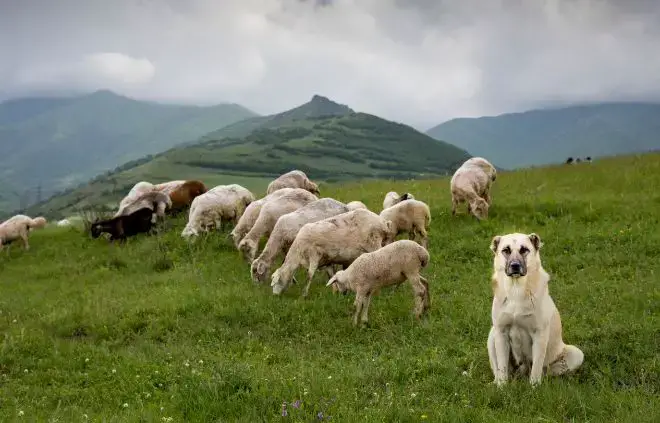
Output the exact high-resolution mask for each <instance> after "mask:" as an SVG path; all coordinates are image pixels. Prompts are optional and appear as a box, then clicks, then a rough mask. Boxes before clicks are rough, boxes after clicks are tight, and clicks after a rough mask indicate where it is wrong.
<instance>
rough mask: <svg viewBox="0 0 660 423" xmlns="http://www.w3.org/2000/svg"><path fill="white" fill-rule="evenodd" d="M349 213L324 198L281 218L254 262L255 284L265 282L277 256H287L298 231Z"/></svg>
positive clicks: (346, 209)
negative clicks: (320, 221) (310, 224)
mask: <svg viewBox="0 0 660 423" xmlns="http://www.w3.org/2000/svg"><path fill="white" fill-rule="evenodd" d="M349 211H350V209H349V208H348V206H347V205H345V204H343V203H341V202H339V201H337V200H334V199H332V198H322V199H320V200H316V201H313V202H311V203H309V204H307V205H306V206H304V207H301V208H299V209H298V210H296V211H294V212H291V213H287V214H285V215H284V216H282V217H280V218H279V219H278V220H277V223H275V226H274V227H273V231H272V232H271V234H270V237H269V238H268V242H267V243H266V246H265V247H264V250H263V251H262V252H261V255H260V256H259V257H257V258H256V259H255V260H254V261H253V262H252V266H251V273H252V280H253V281H254V282H263V281H264V280H265V279H266V278H267V277H268V273H269V271H270V267H271V266H272V264H273V262H274V261H275V259H276V258H277V256H278V255H279V254H280V253H282V254H283V255H286V253H287V252H288V251H289V247H291V244H292V243H293V240H294V239H295V238H296V235H297V234H298V231H300V228H302V227H303V226H304V225H305V224H307V223H312V222H318V221H319V220H322V219H326V218H328V217H332V216H336V215H338V214H341V213H347V212H349Z"/></svg>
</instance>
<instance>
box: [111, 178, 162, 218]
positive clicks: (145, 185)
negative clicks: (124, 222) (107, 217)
mask: <svg viewBox="0 0 660 423" xmlns="http://www.w3.org/2000/svg"><path fill="white" fill-rule="evenodd" d="M153 190H154V185H153V184H152V183H150V182H146V181H140V182H138V183H137V184H135V185H133V188H131V190H130V191H129V192H128V194H126V197H124V198H122V200H121V201H120V202H119V209H120V210H121V209H122V208H124V207H126V206H127V205H128V204H130V203H132V202H133V201H135V199H136V198H137V197H139V196H140V195H142V194H146V193H147V192H150V191H153ZM116 216H117V215H115V217H116Z"/></svg>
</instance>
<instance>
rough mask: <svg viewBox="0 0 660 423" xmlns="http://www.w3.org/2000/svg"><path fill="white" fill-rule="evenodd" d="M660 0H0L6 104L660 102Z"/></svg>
mask: <svg viewBox="0 0 660 423" xmlns="http://www.w3.org/2000/svg"><path fill="white" fill-rule="evenodd" d="M659 49H660V1H656V0H453V1H449V0H185V1H183V0H112V1H106V0H52V1H50V0H0V99H6V98H10V97H19V96H30V95H38V94H44V93H47V94H49V95H50V94H58V93H79V92H88V91H95V90H97V89H109V90H112V91H115V92H117V93H120V94H123V95H126V96H129V97H133V98H137V99H145V100H154V101H161V102H168V103H185V104H200V105H207V104H216V103H222V102H231V103H238V104H241V105H243V106H245V107H247V108H249V109H251V110H254V111H255V112H257V113H260V114H270V113H277V112H280V111H283V110H286V109H289V108H291V107H295V106H297V105H299V104H301V103H304V102H306V101H309V100H310V99H311V97H312V96H313V95H314V94H320V95H323V96H326V97H329V98H330V99H332V100H334V101H337V102H339V103H342V104H347V105H349V106H350V107H351V108H353V109H355V110H358V111H363V112H367V113H372V114H376V115H379V116H381V117H384V118H387V119H391V120H396V121H399V122H404V123H407V124H410V125H413V126H415V127H418V128H425V129H426V128H429V127H431V126H434V125H436V124H439V123H441V122H443V121H446V120H448V119H451V118H455V117H463V116H481V115H496V114H501V113H509V112H516V111H524V110H528V109H533V108H539V107H548V106H557V105H566V104H574V103H585V102H598V101H656V100H660V54H658V53H657V51H660V50H659Z"/></svg>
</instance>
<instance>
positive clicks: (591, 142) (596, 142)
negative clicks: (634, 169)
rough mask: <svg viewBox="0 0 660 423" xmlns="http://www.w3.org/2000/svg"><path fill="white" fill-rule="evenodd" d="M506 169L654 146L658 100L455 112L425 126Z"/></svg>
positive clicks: (659, 122) (658, 137)
mask: <svg viewBox="0 0 660 423" xmlns="http://www.w3.org/2000/svg"><path fill="white" fill-rule="evenodd" d="M426 133H427V134H428V135H430V136H432V137H434V138H436V139H442V140H445V141H447V142H450V143H452V144H454V145H456V146H458V147H460V148H463V149H465V150H467V151H469V152H470V153H471V154H473V155H476V156H484V157H486V158H488V159H489V160H491V161H492V163H493V164H495V165H496V166H500V167H503V168H507V169H513V168H520V167H526V166H535V165H547V164H552V163H562V162H564V161H565V160H566V159H567V158H568V157H586V156H591V157H599V156H612V155H620V154H629V153H639V152H646V151H652V150H656V149H658V148H660V104H655V103H603V104H591V105H579V106H570V107H562V108H554V109H540V110H531V111H527V112H522V113H509V114H503V115H499V116H487V117H480V118H458V119H452V120H450V121H448V122H445V123H443V124H440V125H438V126H436V127H434V128H431V129H429V130H428V131H427V132H426Z"/></svg>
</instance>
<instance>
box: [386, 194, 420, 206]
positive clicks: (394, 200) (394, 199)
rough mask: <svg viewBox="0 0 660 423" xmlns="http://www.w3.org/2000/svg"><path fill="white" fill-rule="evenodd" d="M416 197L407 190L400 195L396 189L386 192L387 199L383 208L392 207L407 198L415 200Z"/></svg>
mask: <svg viewBox="0 0 660 423" xmlns="http://www.w3.org/2000/svg"><path fill="white" fill-rule="evenodd" d="M414 199H415V197H414V196H413V195H412V194H411V193H409V192H405V193H403V195H399V194H398V193H397V192H395V191H390V192H388V193H387V194H385V199H384V200H383V210H385V209H387V208H390V207H392V206H393V205H395V204H398V203H400V202H402V201H405V200H414Z"/></svg>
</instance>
